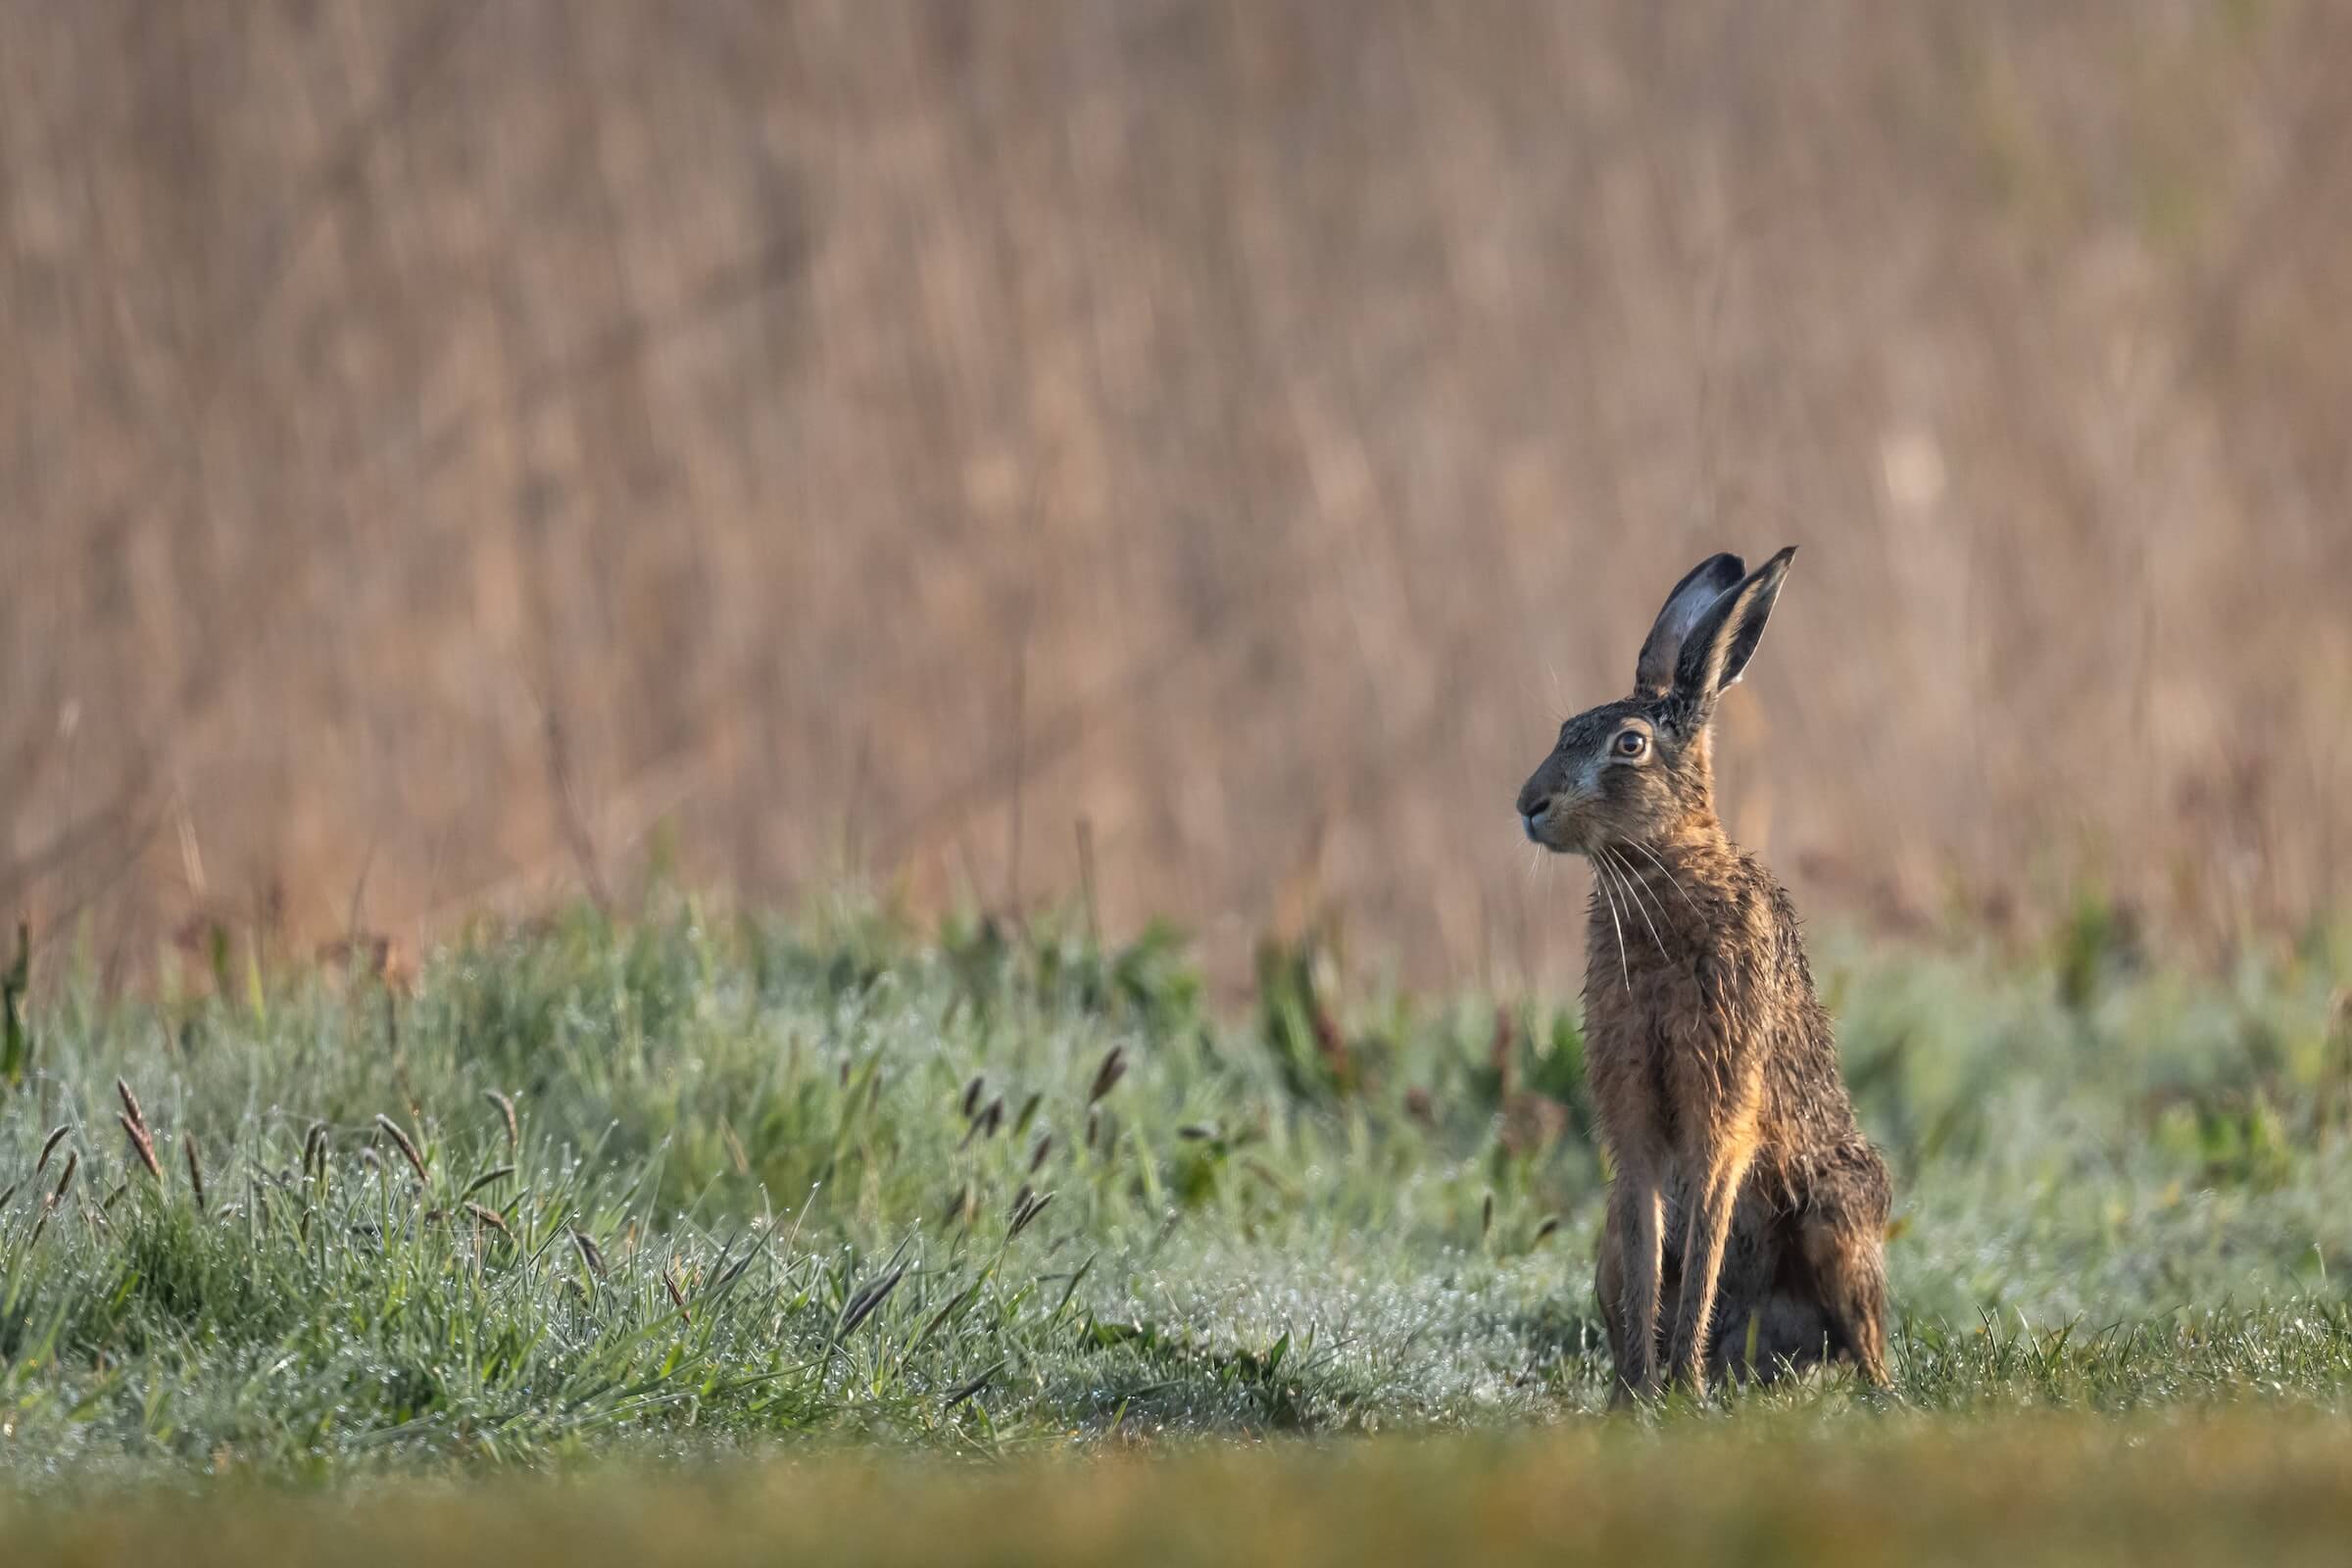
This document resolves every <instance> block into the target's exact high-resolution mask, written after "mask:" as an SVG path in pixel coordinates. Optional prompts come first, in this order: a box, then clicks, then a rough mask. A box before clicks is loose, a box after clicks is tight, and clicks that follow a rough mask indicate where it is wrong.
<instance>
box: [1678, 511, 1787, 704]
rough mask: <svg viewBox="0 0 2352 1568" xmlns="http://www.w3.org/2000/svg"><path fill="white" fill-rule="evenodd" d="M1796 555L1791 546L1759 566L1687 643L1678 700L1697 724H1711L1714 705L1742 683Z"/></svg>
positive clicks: (1713, 608) (1710, 610)
mask: <svg viewBox="0 0 2352 1568" xmlns="http://www.w3.org/2000/svg"><path fill="white" fill-rule="evenodd" d="M1795 555H1796V547H1795V546H1794V545H1790V546H1789V548H1788V549H1786V550H1784V551H1782V552H1781V553H1780V554H1779V555H1777V556H1775V557H1773V558H1772V559H1771V560H1770V561H1767V562H1766V563H1764V564H1762V565H1761V566H1758V567H1757V568H1756V569H1755V571H1754V573H1753V574H1752V575H1750V576H1749V577H1748V578H1747V579H1746V580H1745V581H1744V582H1741V583H1740V585H1739V586H1738V587H1736V588H1734V589H1733V590H1732V591H1731V592H1729V593H1727V594H1725V595H1723V596H1722V597H1721V598H1719V599H1717V600H1716V601H1715V603H1713V604H1712V605H1709V606H1708V607H1707V609H1706V612H1705V613H1703V614H1702V615H1700V616H1699V618H1698V623H1697V624H1696V625H1694V626H1692V627H1691V633H1690V635H1689V636H1687V637H1685V638H1684V639H1683V649H1682V654H1681V656H1680V657H1679V658H1678V659H1677V660H1676V661H1675V666H1674V695H1675V697H1676V698H1677V699H1678V700H1679V701H1680V702H1681V703H1682V705H1683V707H1684V708H1685V709H1686V710H1688V711H1690V712H1691V715H1692V717H1693V718H1694V719H1695V720H1696V722H1698V723H1704V722H1705V721H1706V719H1707V716H1708V715H1709V714H1710V713H1711V712H1712V711H1714V708H1715V699H1716V698H1718V697H1720V696H1722V695H1723V693H1724V691H1725V690H1726V689H1727V688H1728V687H1730V686H1731V685H1732V684H1733V683H1734V682H1736V681H1738V680H1739V679H1740V674H1741V673H1742V672H1743V671H1744V670H1745V669H1746V668H1747V662H1748V660H1749V659H1751V658H1753V657H1754V656H1755V652H1756V644H1757V643H1759V642H1761V641H1762V640H1763V637H1764V622H1765V621H1767V620H1769V619H1770V618H1771V617H1772V606H1773V601H1774V600H1776V599H1778V598H1780V596H1781V579H1782V578H1784V577H1786V576H1788V575H1789V562H1790V561H1791V560H1792V559H1793V558H1794V557H1795Z"/></svg>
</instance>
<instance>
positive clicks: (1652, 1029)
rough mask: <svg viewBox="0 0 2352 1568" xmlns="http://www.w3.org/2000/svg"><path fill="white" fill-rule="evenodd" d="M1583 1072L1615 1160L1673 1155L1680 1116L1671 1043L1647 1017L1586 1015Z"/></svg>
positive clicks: (1602, 1012) (1679, 1097) (1635, 1015)
mask: <svg viewBox="0 0 2352 1568" xmlns="http://www.w3.org/2000/svg"><path fill="white" fill-rule="evenodd" d="M1586 1029H1587V1033H1586V1040H1585V1072H1586V1077H1587V1078H1588V1079H1589V1081H1590V1085H1591V1088H1592V1091H1593V1110H1594V1111H1595V1112H1596V1113H1597V1115H1598V1116H1599V1119H1600V1125H1601V1129H1602V1131H1603V1132H1604V1133H1605V1134H1606V1135H1607V1138H1608V1141H1609V1145H1610V1147H1611V1149H1612V1150H1613V1151H1614V1152H1615V1153H1616V1155H1617V1157H1618V1159H1619V1160H1620V1161H1623V1160H1625V1159H1627V1158H1629V1157H1634V1156H1635V1155H1636V1154H1637V1152H1639V1151H1642V1150H1644V1149H1655V1150H1658V1151H1660V1152H1663V1151H1665V1150H1669V1149H1672V1148H1673V1147H1674V1143H1675V1132H1676V1128H1677V1125H1678V1123H1679V1122H1680V1120H1681V1117H1680V1116H1679V1115H1678V1113H1677V1112H1678V1108H1679V1106H1678V1101H1679V1100H1680V1099H1681V1098H1682V1097H1681V1096H1680V1095H1678V1093H1677V1092H1676V1080H1677V1078H1678V1077H1680V1076H1681V1075H1680V1074H1679V1073H1677V1072H1676V1070H1675V1061H1674V1051H1673V1046H1672V1043H1671V1042H1670V1041H1669V1040H1668V1039H1667V1038H1666V1036H1665V1034H1664V1032H1663V1031H1661V1030H1660V1029H1658V1028H1657V1027H1656V1022H1655V1020H1654V1019H1653V1018H1651V1017H1646V1016H1642V1015H1640V1014H1630V1015H1625V1016H1612V1015H1610V1014H1609V1013H1608V1012H1606V1011H1605V1010H1601V1011H1595V1010H1593V1009H1588V1012H1587V1025H1586Z"/></svg>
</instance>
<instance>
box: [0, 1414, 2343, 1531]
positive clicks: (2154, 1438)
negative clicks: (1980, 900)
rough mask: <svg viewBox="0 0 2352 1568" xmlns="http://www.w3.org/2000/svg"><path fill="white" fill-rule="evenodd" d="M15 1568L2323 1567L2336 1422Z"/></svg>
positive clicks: (1508, 1470)
mask: <svg viewBox="0 0 2352 1568" xmlns="http://www.w3.org/2000/svg"><path fill="white" fill-rule="evenodd" d="M0 1532H5V1533H6V1535H7V1537H8V1539H9V1540H10V1542H11V1544H12V1548H13V1549H14V1550H15V1551H16V1552H19V1553H21V1554H22V1555H21V1556H19V1557H18V1558H17V1559H16V1560H23V1561H36V1560H37V1561H61V1562H73V1563H80V1564H88V1565H92V1568H96V1565H101V1564H111V1563H125V1564H131V1563H136V1564H146V1563H152V1562H164V1561H168V1562H173V1563H179V1564H185V1565H188V1568H202V1565H206V1564H212V1563H221V1564H229V1563H237V1564H243V1563H248V1562H289V1561H324V1560H328V1559H330V1558H331V1559H332V1560H333V1561H336V1562H338V1563H342V1564H346V1565H348V1568H369V1565H372V1564H376V1563H386V1564H390V1563H400V1564H415V1563H452V1564H459V1563H484V1564H496V1565H498V1568H530V1565H532V1564H537V1563H556V1562H562V1563H605V1562H612V1563H628V1564H632V1565H637V1568H647V1565H654V1564H661V1563H670V1562H678V1563H688V1562H691V1563H695V1564H699V1565H706V1568H709V1565H724V1564H730V1563H747V1564H748V1563H770V1562H796V1563H798V1562H813V1563H916V1562H921V1563H929V1562H941V1561H956V1562H977V1563H1042V1564H1055V1563H1078V1562H1104V1563H1109V1562H1117V1563H1137V1562H1152V1563H1174V1564H1187V1563H1198V1564H1203V1565H1206V1564H1216V1565H1224V1564H1241V1563H1281V1564H1285V1565H1292V1564H1319V1563H1330V1564H1346V1565H1348V1568H1358V1565H1363V1564H1380V1563H1392V1562H1394V1563H1405V1562H1473V1563H1509V1562H1537V1561H1544V1562H1556V1561H1560V1560H1563V1558H1565V1559H1566V1560H1570V1561H1584V1560H1591V1561H1598V1562H1642V1563H1655V1564H1661V1565H1673V1564H1677V1563H1685V1562H1705V1561H1729V1562H1741V1563H1755V1564H1774V1563H1806V1564H1830V1565H1837V1564H1844V1563H1881V1562H1905V1563H1921V1564H1942V1563H1988V1564H1989V1563H2003V1564H2006V1563H2020V1562H2055V1563H2080V1564H2118V1565H2121V1564H2131V1565H2134V1568H2137V1565H2142V1564H2150V1563H2168V1562H2180V1563H2212V1562H2264V1563H2278V1564H2300V1563H2315V1564H2316V1563H2328V1564H2333V1563H2339V1562H2341V1561H2342V1560H2343V1551H2344V1543H2345V1542H2346V1541H2347V1540H2352V1432H2348V1431H2347V1430H2346V1428H2345V1427H2344V1426H2343V1424H2342V1423H2341V1422H2340V1421H2336V1420H2332V1419H2328V1418H2324V1417H2317V1416H2310V1415H2294V1414H2286V1413H2281V1412H2276V1411H2274V1412H2270V1413H2268V1414H2266V1415H2264V1416H2261V1417H2259V1418H2254V1417H2249V1416H2245V1415H2239V1416H2235V1417H2228V1418H2220V1419H2212V1420H2194V1419H2191V1420H2181V1419H2172V1420H2154V1419H2149V1418H2145V1417H2138V1418H2127V1419H2125V1420H2123V1421H2120V1422H2119V1421H2113V1420H2109V1419H2106V1418H2102V1417H2097V1416H2089V1415H2082V1414H2041V1415H2009V1416H2004V1417H1999V1418H1995V1419H1990V1420H1978V1419H1959V1420H1947V1419H1936V1418H1930V1417H1922V1416H1913V1415H1897V1416H1894V1417H1890V1418H1889V1419H1888V1420H1887V1422H1885V1423H1883V1424H1874V1425H1867V1426H1864V1427H1861V1428H1859V1429H1855V1430H1853V1431H1852V1432H1850V1433H1848V1434H1845V1435H1839V1434H1833V1433H1830V1432H1827V1431H1823V1430H1821V1429H1819V1428H1810V1427H1804V1426H1797V1427H1794V1428H1791V1427H1790V1425H1789V1423H1788V1422H1786V1421H1781V1420H1775V1419H1771V1418H1765V1419H1762V1420H1759V1421H1742V1422H1739V1423H1720V1422H1711V1423H1700V1424H1684V1425H1681V1426H1678V1427H1675V1428H1673V1429H1671V1430H1669V1431H1667V1432H1664V1433H1644V1432H1641V1431H1633V1430H1625V1429H1616V1430H1610V1429H1606V1428H1604V1427H1603V1426H1600V1425H1590V1426H1584V1427H1579V1428H1575V1429H1570V1430H1566V1431H1560V1432H1554V1433H1550V1434H1546V1435H1544V1436H1541V1437H1526V1436H1522V1437H1518V1438H1511V1439H1495V1438H1487V1439H1461V1438H1455V1439H1448V1440H1444V1441H1413V1440H1403V1439H1384V1440H1378V1441H1375V1442H1372V1443H1367V1444H1354V1445H1346V1446H1327V1445H1309V1444H1286V1443H1275V1444H1266V1445H1250V1446H1213V1447H1197V1448H1190V1449H1187V1450H1186V1451H1183V1452H1180V1453H1177V1454H1175V1455H1170V1456H1162V1457H1158V1458H1154V1459H1152V1460H1149V1461H1144V1460H1139V1459H1137V1458H1135V1457H1133V1456H1130V1455H1095V1456H1091V1457H1083V1458H1076V1457H1066V1456H1065V1457H1060V1458H1054V1459H1042V1458H1041V1459H1035V1460H1030V1461H1025V1462H1021V1463H1016V1464H1013V1465H1009V1466H988V1467H973V1466H969V1465H952V1464H944V1463H941V1462H938V1461H936V1460H929V1461H917V1460H914V1459H911V1458H898V1459H891V1460H882V1461H876V1460H873V1459H871V1458H868V1459H863V1460H860V1459H856V1458H852V1457H849V1456H843V1455H830V1456H825V1457H821V1458H817V1459H814V1460H807V1461H801V1462H790V1463H783V1462H776V1463H769V1464H766V1465H761V1466H745V1467H720V1468H717V1469H714V1470H711V1469H704V1470H696V1471H692V1472H679V1471H661V1472H657V1473H652V1474H648V1473H646V1472H644V1471H633V1472H630V1473H627V1474H623V1475H617V1476H615V1475H610V1474H606V1473H604V1472H601V1471H599V1472H592V1473H590V1474H588V1475H585V1476H580V1477H570V1478H564V1479H563V1480H559V1481H544V1480H534V1481H505V1482H500V1483H496V1484H484V1483H479V1482H467V1483H464V1484H460V1485H458V1486H454V1487H452V1486H440V1485H433V1486H419V1485H417V1484H416V1483H413V1482H395V1483H392V1484H391V1485H390V1486H389V1487H388V1488H386V1489H384V1490H382V1491H371V1492H369V1493H367V1494H364V1495H361V1494H354V1495H326V1496H319V1495H290V1494H287V1493H285V1492H282V1491H277V1490H268V1491H260V1492H256V1491H249V1490H243V1489H229V1490H227V1491H226V1492H213V1493H210V1494H207V1495H201V1496H196V1497H189V1496H186V1495H169V1494H166V1495H150V1496H148V1497H145V1498H143V1499H140V1500H137V1501H134V1502H132V1503H130V1504H129V1505H126V1506H119V1507H116V1508H112V1509H108V1510H106V1511H104V1512H98V1511H93V1510H89V1509H86V1508H74V1507H72V1506H69V1505H66V1504H64V1503H63V1502H62V1500H60V1501H52V1502H38V1503H33V1504H30V1505H23V1504H20V1505H18V1506H16V1507H13V1508H7V1509H5V1510H0Z"/></svg>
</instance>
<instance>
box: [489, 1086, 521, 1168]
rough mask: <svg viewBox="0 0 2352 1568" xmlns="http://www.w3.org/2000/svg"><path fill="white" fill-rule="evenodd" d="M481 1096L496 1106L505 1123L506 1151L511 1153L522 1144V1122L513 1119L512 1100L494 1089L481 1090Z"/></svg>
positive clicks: (513, 1108) (513, 1103) (513, 1106)
mask: <svg viewBox="0 0 2352 1568" xmlns="http://www.w3.org/2000/svg"><path fill="white" fill-rule="evenodd" d="M482 1098H483V1099H484V1100H487V1101H488V1102H490V1103H492V1104H493V1105H496V1106H497V1107H498V1113H499V1115H500V1116H502V1117H504V1118H505V1120H506V1124H507V1152H508V1153H510V1154H512V1153H514V1152H515V1150H517V1149H518V1148H520V1147H521V1145H522V1124H521V1123H520V1122H518V1121H516V1120H515V1102H514V1101H512V1100H509V1099H508V1098H507V1097H506V1096H505V1095H502V1094H500V1093H499V1092H498V1091H497V1090H495V1089H485V1090H483V1091H482Z"/></svg>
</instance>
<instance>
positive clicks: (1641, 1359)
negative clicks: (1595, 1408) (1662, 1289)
mask: <svg viewBox="0 0 2352 1568" xmlns="http://www.w3.org/2000/svg"><path fill="white" fill-rule="evenodd" d="M1607 1229H1608V1231H1609V1232H1611V1233H1613V1234H1614V1236H1615V1239H1616V1241H1617V1245H1618V1254H1617V1267H1616V1268H1615V1269H1614V1270H1612V1269H1609V1268H1607V1267H1605V1266H1604V1267H1603V1268H1602V1269H1601V1271H1600V1276H1601V1279H1602V1280H1603V1281H1604V1282H1605V1281H1607V1279H1608V1278H1609V1276H1610V1275H1611V1274H1612V1273H1614V1274H1615V1276H1616V1279H1617V1282H1618V1288H1619V1291H1620V1295H1619V1297H1618V1300H1617V1315H1616V1327H1617V1347H1616V1349H1617V1388H1616V1390H1615V1392H1614V1393H1613V1395H1612V1397H1611V1398H1610V1401H1609V1402H1610V1403H1611V1404H1618V1403H1622V1402H1623V1401H1624V1400H1625V1398H1626V1397H1627V1396H1629V1395H1641V1396H1643V1397H1647V1396H1649V1395H1652V1394H1655V1393H1657V1391H1658V1270H1659V1267H1660V1255H1661V1254H1662V1253H1663V1252H1664V1250H1665V1248H1666V1190H1665V1186H1664V1183H1663V1172H1662V1171H1661V1170H1660V1169H1659V1161H1658V1160H1657V1159H1656V1158H1655V1157H1654V1156H1653V1155H1651V1154H1650V1153H1649V1152H1648V1151H1645V1150H1644V1151H1641V1152H1631V1151H1629V1152H1628V1153H1627V1154H1625V1155H1620V1156H1619V1163H1618V1166H1617V1177H1616V1180H1614V1181H1612V1182H1611V1183H1610V1184H1609V1217H1608V1225H1607ZM1604 1245H1605V1243H1604ZM1604 1288H1605V1286H1604Z"/></svg>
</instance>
